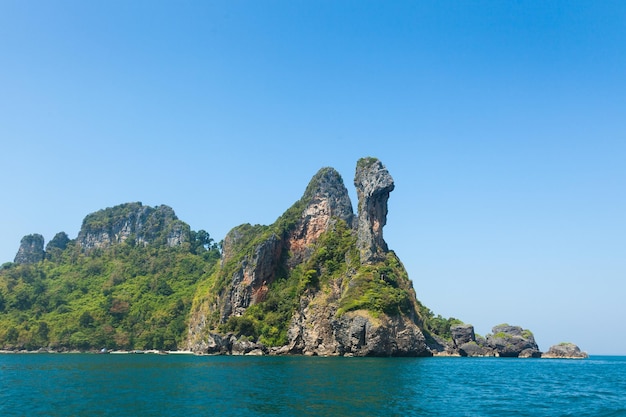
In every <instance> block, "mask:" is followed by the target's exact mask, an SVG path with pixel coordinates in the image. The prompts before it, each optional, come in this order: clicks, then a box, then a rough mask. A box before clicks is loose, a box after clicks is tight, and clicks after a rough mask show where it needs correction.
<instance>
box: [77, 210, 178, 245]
mask: <svg viewBox="0 0 626 417" xmlns="http://www.w3.org/2000/svg"><path fill="white" fill-rule="evenodd" d="M128 239H134V242H135V243H136V244H142V245H147V244H152V243H158V244H164V245H167V246H178V245H180V244H182V243H183V242H185V241H188V240H189V226H187V225H186V224H185V223H183V222H181V221H180V220H178V218H177V217H176V214H175V213H174V210H172V208H171V207H168V206H166V205H160V206H157V207H149V206H144V205H142V204H141V203H126V204H120V205H118V206H115V207H111V208H106V209H104V210H99V211H97V212H95V213H91V214H89V215H87V217H85V219H84V220H83V224H82V226H81V229H80V232H79V233H78V237H77V239H76V240H77V243H78V245H79V246H80V247H81V248H83V250H91V249H96V248H106V247H108V246H111V245H113V244H116V243H122V242H125V241H127V240H128Z"/></svg>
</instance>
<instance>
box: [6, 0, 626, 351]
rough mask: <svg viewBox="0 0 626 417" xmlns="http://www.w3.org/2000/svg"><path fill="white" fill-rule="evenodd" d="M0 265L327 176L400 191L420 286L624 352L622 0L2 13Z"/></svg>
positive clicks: (272, 208)
mask: <svg viewBox="0 0 626 417" xmlns="http://www.w3.org/2000/svg"><path fill="white" fill-rule="evenodd" d="M0 39H1V41H0V62H1V65H0V141H1V142H0V143H1V144H2V146H1V154H0V155H1V160H0V161H1V164H0V174H1V175H0V186H1V188H2V194H3V197H2V204H0V219H2V220H0V227H1V229H0V236H1V239H0V263H1V262H6V261H12V260H13V257H14V256H15V253H16V251H17V249H18V246H19V242H20V239H21V237H22V236H24V235H26V234H30V233H41V234H42V235H44V237H45V239H46V242H47V241H48V240H50V239H51V238H52V237H53V236H54V234H55V233H57V232H59V231H65V232H67V233H68V234H69V235H70V237H71V238H74V237H76V235H77V233H78V230H79V228H80V225H81V222H82V219H83V218H84V217H85V215H87V214H88V213H91V212H93V211H96V210H98V209H102V208H105V207H110V206H113V205H116V204H120V203H124V202H130V201H141V202H143V203H144V204H147V205H151V206H154V205H159V204H167V205H169V206H171V207H173V208H174V210H175V211H176V213H177V215H178V216H179V218H181V219H182V220H184V221H186V222H187V223H189V224H190V225H191V227H192V228H193V229H195V230H198V229H205V230H207V231H208V232H209V233H210V234H211V235H212V237H214V238H215V239H216V240H221V239H222V238H223V237H224V236H225V234H226V233H227V232H228V230H230V228H232V227H234V226H236V225H239V224H241V223H246V222H249V223H261V224H270V223H272V222H273V221H274V220H275V219H276V218H277V217H278V216H279V215H280V214H282V212H283V211H284V210H286V209H287V208H288V207H289V206H290V205H291V204H292V203H293V202H295V201H296V200H297V199H298V198H299V197H300V196H301V195H302V193H303V192H304V189H305V187H306V185H307V183H308V181H309V179H310V178H311V177H312V176H313V175H314V174H315V172H317V170H318V169H319V168H321V167H325V166H332V167H334V168H336V169H337V170H338V171H339V172H340V173H341V174H342V176H343V178H344V181H345V183H346V185H347V186H348V188H349V189H350V192H351V195H352V196H353V205H354V206H355V207H356V199H355V192H354V191H353V186H352V179H353V176H354V169H355V165H356V161H357V159H358V158H359V157H362V156H375V157H378V158H380V159H381V161H382V162H383V163H384V164H385V165H386V166H387V168H388V169H389V171H390V173H391V175H392V176H393V177H394V179H395V182H396V190H395V191H394V192H393V193H392V194H391V198H390V200H389V217H388V222H387V227H386V228H385V239H386V241H387V243H388V244H389V246H390V248H391V249H394V250H395V251H396V252H397V253H398V254H399V256H400V258H401V259H402V260H403V262H404V264H405V266H406V268H407V270H408V272H409V275H410V277H411V279H412V281H413V283H414V286H415V289H416V291H417V295H418V298H419V299H420V300H421V301H422V302H423V303H424V304H426V305H427V306H428V307H429V308H431V309H432V310H433V311H434V312H435V313H439V314H441V315H443V316H446V317H448V316H454V317H458V318H460V319H462V320H464V321H465V322H468V323H472V324H474V325H475V327H476V331H477V332H478V333H481V334H483V335H484V334H486V333H488V332H490V331H491V327H492V326H494V325H496V324H499V323H502V322H508V323H510V324H517V325H521V326H522V327H524V328H528V329H530V330H532V331H533V332H534V333H535V336H536V338H537V341H538V343H539V347H540V348H541V349H543V350H547V349H548V347H549V346H550V345H552V344H555V343H558V342H561V341H572V342H575V343H577V344H579V345H580V346H581V348H582V349H584V350H587V351H589V352H590V353H595V354H604V353H608V354H626V332H624V319H625V318H626V302H624V296H625V295H626V196H625V191H626V2H623V1H585V2H581V1H550V2H545V1H499V0H498V1H456V2H446V1H432V2H431V1H418V2H414V1H406V2H403V1H395V2H386V1H291V0H290V1H219V2H214V1H181V2H174V1H171V2H164V1H132V2H128V1H121V0H120V1H115V0H106V1H104V0H103V1H56V2H52V1H22V0H4V1H1V2H0Z"/></svg>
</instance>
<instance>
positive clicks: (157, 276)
mask: <svg viewBox="0 0 626 417" xmlns="http://www.w3.org/2000/svg"><path fill="white" fill-rule="evenodd" d="M66 246H67V247H66V248H65V249H64V250H61V248H59V247H55V248H54V249H55V250H54V253H53V256H50V257H48V258H47V259H46V260H44V261H42V262H39V263H37V264H32V265H27V264H22V265H17V264H4V265H3V267H2V269H1V270H0V347H3V348H6V349H29V350H32V349H37V348H40V347H49V348H53V349H80V350H86V349H99V348H102V347H108V348H119V349H176V348H177V346H178V345H179V344H180V343H181V341H182V340H183V338H184V337H185V334H186V330H187V324H186V320H187V318H188V315H189V309H190V307H191V302H192V298H193V295H194V293H195V290H196V287H197V285H198V283H199V282H200V281H201V280H202V279H204V278H205V277H206V276H208V275H209V274H210V273H211V272H212V271H213V269H214V267H215V266H216V264H217V261H218V259H219V250H218V248H217V245H215V244H213V242H212V240H211V239H210V237H208V233H206V232H204V231H201V232H197V233H192V234H191V239H190V242H187V243H185V244H183V245H181V246H180V247H167V246H164V245H148V246H143V245H135V244H134V239H128V240H127V241H126V242H125V243H122V244H117V245H113V246H111V247H109V248H108V249H97V250H92V251H90V252H89V253H87V254H86V253H83V252H82V251H81V249H80V248H79V247H77V246H76V244H75V242H72V241H71V242H69V243H68V244H67V245H66Z"/></svg>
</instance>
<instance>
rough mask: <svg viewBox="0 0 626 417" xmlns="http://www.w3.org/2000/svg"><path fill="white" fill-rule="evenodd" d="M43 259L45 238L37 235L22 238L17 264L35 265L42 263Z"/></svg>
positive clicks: (16, 257)
mask: <svg viewBox="0 0 626 417" xmlns="http://www.w3.org/2000/svg"><path fill="white" fill-rule="evenodd" d="M43 258H44V251H43V236H42V235H40V234H38V233H35V234H32V235H26V236H24V237H23V238H22V240H21V241H20V248H19V249H18V250H17V254H16V255H15V259H14V262H15V263H16V264H34V263H37V262H40V261H42V260H43Z"/></svg>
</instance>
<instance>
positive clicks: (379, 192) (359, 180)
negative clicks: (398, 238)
mask: <svg viewBox="0 0 626 417" xmlns="http://www.w3.org/2000/svg"><path fill="white" fill-rule="evenodd" d="M354 185H355V187H356V191H357V196H358V199H359V210H358V211H359V213H358V216H359V217H358V232H357V233H358V235H357V236H358V237H357V247H358V248H359V252H360V255H361V263H363V264H366V263H371V262H377V261H380V260H382V259H384V254H385V253H386V252H387V250H388V249H387V243H385V240H384V239H383V226H385V224H386V223H387V200H388V199H389V193H390V192H391V191H393V189H394V182H393V178H391V175H389V172H388V171H387V169H386V168H385V167H384V166H383V164H382V163H381V162H380V161H379V160H378V159H376V158H362V159H360V160H359V161H358V163H357V168H356V174H355V176H354Z"/></svg>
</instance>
